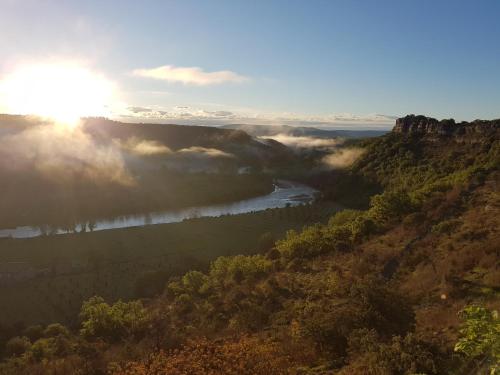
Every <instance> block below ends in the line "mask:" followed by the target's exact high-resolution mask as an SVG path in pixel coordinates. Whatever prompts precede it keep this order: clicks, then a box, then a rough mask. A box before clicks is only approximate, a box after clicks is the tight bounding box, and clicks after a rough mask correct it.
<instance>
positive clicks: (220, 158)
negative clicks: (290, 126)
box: [0, 115, 296, 228]
mask: <svg viewBox="0 0 500 375" xmlns="http://www.w3.org/2000/svg"><path fill="white" fill-rule="evenodd" d="M295 159H296V156H295V155H294V154H293V153H292V152H291V150H289V149H288V148H287V147H285V146H284V145H282V144H280V143H278V142H275V141H272V140H269V141H267V142H260V141H257V140H255V139H254V138H252V137H251V136H249V135H248V134H246V133H244V132H242V131H237V130H223V129H216V128H210V127H202V126H180V125H159V124H127V123H120V122H115V121H111V120H106V119H101V118H90V119H85V120H83V122H82V124H81V125H80V126H77V127H75V128H71V127H64V126H61V125H58V124H52V123H50V122H47V121H44V120H41V119H39V118H35V117H24V116H11V115H1V116H0V228H8V227H15V226H20V225H52V226H56V227H63V228H71V227H74V226H75V225H76V224H77V223H81V222H92V221H94V220H96V219H98V218H107V217H114V216H119V215H126V214H136V213H146V212H149V211H153V210H156V211H158V210H164V209H173V208H180V207H190V206H196V205H208V204H215V203H222V202H231V201H237V200H240V199H244V198H249V197H254V196H258V195H264V194H267V193H269V192H270V191H272V189H273V185H272V176H271V175H270V173H263V171H266V172H270V171H271V172H272V171H273V170H275V169H279V167H280V166H282V165H286V164H289V163H290V162H293V161H294V160H295ZM241 171H244V172H245V173H240V172H241Z"/></svg>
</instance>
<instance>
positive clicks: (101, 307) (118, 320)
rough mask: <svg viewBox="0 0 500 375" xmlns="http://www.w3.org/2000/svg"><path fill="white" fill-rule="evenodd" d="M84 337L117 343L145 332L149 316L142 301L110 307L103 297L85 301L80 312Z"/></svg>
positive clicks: (116, 304) (120, 302)
mask: <svg viewBox="0 0 500 375" xmlns="http://www.w3.org/2000/svg"><path fill="white" fill-rule="evenodd" d="M80 318H81V319H82V329H81V331H80V333H81V334H82V335H83V336H84V337H100V338H103V339H107V340H110V341H117V340H119V339H123V338H126V337H133V336H137V335H140V334H141V333H143V332H144V330H145V328H146V326H147V322H148V315H147V312H146V309H145V308H144V307H143V306H142V303H141V302H140V301H131V302H122V301H118V302H116V303H114V304H113V305H108V304H107V303H106V302H104V299H103V298H102V297H98V296H95V297H92V298H90V299H89V300H87V301H85V302H84V303H83V305H82V309H81V312H80Z"/></svg>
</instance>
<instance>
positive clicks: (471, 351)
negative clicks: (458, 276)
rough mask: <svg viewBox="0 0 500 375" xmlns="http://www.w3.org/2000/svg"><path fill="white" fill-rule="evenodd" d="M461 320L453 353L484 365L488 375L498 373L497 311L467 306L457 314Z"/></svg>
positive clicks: (499, 328)
mask: <svg viewBox="0 0 500 375" xmlns="http://www.w3.org/2000/svg"><path fill="white" fill-rule="evenodd" d="M459 315H460V317H461V318H462V319H463V321H464V322H463V323H462V325H461V327H460V339H459V340H458V342H457V343H456V345H455V351H456V352H459V353H463V354H464V355H465V356H466V357H468V358H471V359H479V360H480V361H481V362H480V363H486V364H487V365H488V366H489V368H490V373H491V374H492V375H493V374H498V373H500V319H499V318H498V312H497V311H490V310H488V309H486V308H484V307H481V306H474V305H473V306H468V307H466V308H465V309H463V310H462V311H460V313H459Z"/></svg>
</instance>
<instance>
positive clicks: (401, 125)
mask: <svg viewBox="0 0 500 375" xmlns="http://www.w3.org/2000/svg"><path fill="white" fill-rule="evenodd" d="M392 131H393V132H394V133H401V134H405V135H422V136H423V135H429V136H446V137H452V136H454V137H457V138H463V139H465V138H477V137H485V136H486V137H488V136H498V135H499V133H500V119H498V120H491V121H486V120H475V121H472V122H465V121H464V122H460V123H456V122H455V120H453V119H450V120H441V121H439V120H436V119H435V118H432V117H425V116H415V115H408V116H405V117H402V118H399V119H397V120H396V125H395V126H394V128H393V129H392Z"/></svg>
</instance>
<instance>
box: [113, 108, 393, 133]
mask: <svg viewBox="0 0 500 375" xmlns="http://www.w3.org/2000/svg"><path fill="white" fill-rule="evenodd" d="M212 107H213V106H212ZM114 117H115V118H117V119H119V120H124V121H132V122H156V123H162V122H163V123H176V124H183V125H212V126H217V125H225V124H248V125H290V126H313V127H318V128H331V129H335V128H338V129H345V128H357V129H384V130H385V129H390V128H391V127H392V126H393V125H394V121H395V119H396V118H397V116H392V115H382V114H367V115H354V114H349V113H343V114H330V115H317V116H311V115H302V114H296V113H267V112H261V111H257V110H251V109H247V110H238V111H229V110H225V108H223V109H217V110H207V109H203V108H195V107H189V106H175V107H171V108H164V107H158V106H151V107H128V108H126V109H125V110H124V111H117V112H115V116H114Z"/></svg>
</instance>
